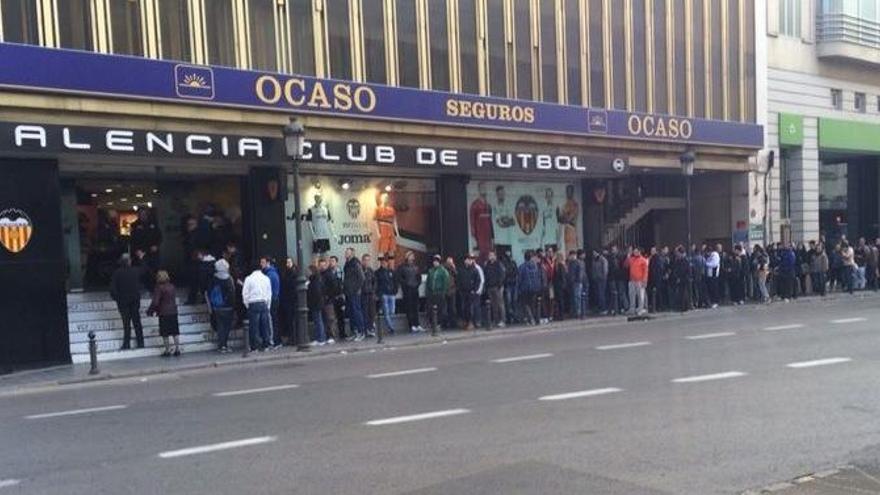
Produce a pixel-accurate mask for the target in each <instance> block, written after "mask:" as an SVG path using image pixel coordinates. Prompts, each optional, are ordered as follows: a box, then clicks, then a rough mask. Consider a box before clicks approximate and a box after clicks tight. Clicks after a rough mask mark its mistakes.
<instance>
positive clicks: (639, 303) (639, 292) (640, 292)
mask: <svg viewBox="0 0 880 495" xmlns="http://www.w3.org/2000/svg"><path fill="white" fill-rule="evenodd" d="M626 263H627V267H628V269H629V301H630V312H632V314H635V315H641V314H645V313H647V312H648V310H647V309H646V305H647V293H646V292H645V287H647V285H648V259H647V258H645V257H644V256H642V252H641V250H639V248H635V249H633V252H632V255H630V257H629V259H628V260H626Z"/></svg>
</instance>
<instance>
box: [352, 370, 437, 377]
mask: <svg viewBox="0 0 880 495" xmlns="http://www.w3.org/2000/svg"><path fill="white" fill-rule="evenodd" d="M432 371H437V368H416V369H412V370H403V371H392V372H390V373H376V374H374V375H367V378H388V377H391V376H404V375H417V374H419V373H430V372H432Z"/></svg>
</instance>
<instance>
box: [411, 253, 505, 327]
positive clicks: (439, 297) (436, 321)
mask: <svg viewBox="0 0 880 495" xmlns="http://www.w3.org/2000/svg"><path fill="white" fill-rule="evenodd" d="M490 256H491V255H490ZM447 290H449V272H447V271H446V268H443V258H442V257H441V256H440V255H439V254H436V255H434V257H433V258H432V260H431V269H430V270H428V278H427V280H426V282H425V300H426V302H427V304H428V307H427V310H428V314H429V316H430V325H431V333H432V334H435V333H436V332H437V331H438V330H441V329H442V326H443V323H442V322H443V321H445V319H446V291H447Z"/></svg>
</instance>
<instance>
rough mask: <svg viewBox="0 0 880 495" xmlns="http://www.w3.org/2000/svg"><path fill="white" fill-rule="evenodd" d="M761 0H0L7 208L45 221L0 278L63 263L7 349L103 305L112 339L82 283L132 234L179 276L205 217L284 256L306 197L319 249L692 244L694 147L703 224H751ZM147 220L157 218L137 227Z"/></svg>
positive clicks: (87, 284)
mask: <svg viewBox="0 0 880 495" xmlns="http://www.w3.org/2000/svg"><path fill="white" fill-rule="evenodd" d="M762 12H763V4H762V3H761V2H757V3H756V2H753V1H751V0H621V1H618V0H138V1H131V0H63V1H62V0H0V25H2V31H0V37H2V41H3V42H2V43H0V93H2V98H0V129H2V132H3V134H2V136H0V157H2V166H0V173H2V174H4V180H3V181H2V182H3V184H12V183H14V184H17V185H16V186H8V187H9V189H10V191H9V194H8V195H5V196H0V221H2V217H3V213H2V212H3V211H7V210H9V214H8V218H9V219H8V222H18V223H19V224H21V225H23V226H24V225H25V224H27V226H30V228H31V231H27V232H29V233H28V234H27V237H28V240H29V242H26V243H25V244H27V246H25V249H22V250H19V251H18V252H15V253H13V252H12V251H10V250H9V249H7V250H6V251H2V250H0V274H2V275H0V276H2V277H5V278H4V285H5V284H6V283H9V284H15V283H19V284H20V283H21V282H20V280H19V279H20V278H21V276H22V275H21V273H19V272H16V273H13V271H12V269H11V268H9V267H13V266H15V267H18V268H17V269H20V270H26V271H30V272H31V273H41V274H45V277H47V280H48V279H51V280H52V283H51V284H50V283H48V282H44V283H40V284H36V283H34V284H32V286H31V287H30V288H29V289H28V290H22V291H20V297H19V298H18V299H17V300H16V304H18V305H19V306H20V307H25V306H27V307H29V308H33V309H32V312H33V318H32V319H25V320H24V321H23V322H22V324H21V325H20V328H16V329H14V330H13V329H9V331H10V332H13V331H14V332H18V333H22V332H30V333H29V335H33V336H34V338H33V339H31V340H27V341H26V342H23V343H19V344H16V345H18V347H16V348H15V349H12V350H7V351H6V352H4V353H0V359H3V360H4V361H6V362H17V361H34V360H37V361H41V360H42V361H45V360H50V361H51V360H61V361H64V360H67V359H70V354H71V353H72V354H73V355H74V359H77V358H78V356H79V358H81V356H82V355H81V352H82V349H83V342H82V341H81V336H80V335H79V333H82V332H83V331H84V330H85V329H92V328H93V329H94V330H96V331H98V333H99V340H100V345H101V350H108V351H109V350H112V348H113V346H118V342H119V340H118V339H119V334H120V331H119V329H118V325H116V323H115V322H110V323H107V324H106V325H104V326H100V325H97V326H96V325H93V324H92V323H94V321H93V320H91V319H90V318H93V316H84V315H81V314H79V312H80V311H81V310H86V309H89V308H92V306H89V304H92V303H89V302H82V301H88V299H71V296H69V295H65V294H67V293H70V292H74V293H78V292H85V293H89V292H101V291H106V285H107V278H108V274H109V272H110V271H112V268H113V266H114V264H115V262H116V259H117V258H118V256H119V255H120V254H121V253H122V252H126V251H132V252H136V251H137V249H136V248H137V247H138V245H139V244H143V247H145V248H146V251H148V253H147V258H149V259H152V260H155V262H156V263H157V264H161V266H162V267H165V268H168V269H170V270H171V271H172V274H173V276H175V278H176V279H178V280H185V278H186V267H187V265H188V264H187V260H188V259H189V256H190V255H191V253H192V250H193V245H192V239H193V238H196V239H200V240H199V241H198V242H199V243H200V245H202V249H204V250H207V251H215V252H216V251H219V250H222V248H223V247H224V246H223V245H225V244H226V243H227V241H230V240H232V241H234V242H235V243H237V244H238V245H239V246H241V248H242V251H243V252H244V254H245V257H247V258H252V257H255V256H258V255H260V254H264V253H265V254H271V255H273V256H279V257H281V256H284V255H292V254H293V250H294V248H295V246H296V239H295V238H294V235H295V234H294V230H295V229H294V228H293V226H294V222H298V221H299V222H303V226H304V228H303V231H304V239H303V246H304V250H305V251H306V252H305V254H306V258H307V259H311V258H312V257H314V256H317V255H319V254H341V251H342V250H343V249H344V248H345V247H349V246H351V247H355V248H356V249H357V250H358V251H359V252H361V253H364V252H367V253H373V254H375V255H378V254H380V253H387V252H392V253H396V254H397V255H402V254H403V253H404V252H407V251H412V252H414V253H416V254H417V257H418V258H419V259H420V260H424V259H426V258H427V257H428V255H430V254H431V253H437V252H440V253H444V254H450V255H456V256H458V255H461V254H463V253H465V252H467V251H479V252H480V253H483V254H485V253H486V252H488V251H489V250H491V249H496V250H501V251H506V252H510V253H511V254H512V256H514V257H515V258H521V256H522V253H523V252H524V251H525V250H526V249H531V248H537V247H547V246H554V247H556V248H558V249H560V250H570V249H579V248H592V247H598V246H601V245H606V244H611V243H639V244H652V243H655V242H656V243H659V242H662V243H678V242H682V241H683V240H684V239H685V232H686V230H687V221H686V217H685V208H684V206H685V204H684V180H683V179H682V175H681V174H682V172H681V166H680V157H681V156H682V154H683V153H685V152H687V151H691V152H693V153H694V154H695V156H696V173H695V175H694V177H693V180H692V183H693V203H692V204H693V211H694V213H693V222H692V224H693V236H694V239H699V240H703V239H706V240H713V241H715V240H717V241H722V242H727V243H730V242H732V241H741V240H744V239H747V238H748V236H749V228H750V211H751V212H753V211H754V208H752V204H753V201H754V198H753V197H752V196H753V193H752V190H751V188H750V182H749V177H750V175H749V173H750V172H751V171H753V170H754V169H755V163H756V161H755V156H756V153H757V151H758V150H759V149H760V148H762V147H763V138H764V131H763V129H762V127H761V123H762V122H763V120H764V118H765V115H766V112H765V111H762V109H761V108H760V106H759V101H760V99H759V98H758V96H757V93H758V92H759V91H760V87H761V86H760V77H759V74H758V72H759V67H758V64H757V62H756V59H759V58H760V53H759V52H760V47H761V46H763V40H764V36H763V32H764V30H763V28H762V27H761V26H760V25H759V23H760V22H761V20H760V19H761V15H758V14H759V13H762ZM756 33H761V36H760V37H758V36H756ZM291 117H295V118H297V119H298V120H299V122H300V123H302V124H303V125H304V126H305V128H306V129H307V139H308V144H307V152H306V155H305V156H304V157H303V163H302V177H301V180H300V184H301V190H300V191H293V190H292V189H293V186H292V182H291V181H290V180H289V179H290V177H289V176H288V170H289V159H288V158H287V157H286V156H284V152H283V143H282V141H281V129H282V126H284V125H285V124H286V123H287V122H288V120H289V119H290V118H291ZM45 184H49V186H45ZM38 187H50V189H48V190H47V191H46V192H45V193H43V192H41V193H40V194H35V193H33V192H32V191H37V190H38V189H36V188H38ZM39 191H43V190H42V189H39ZM47 198H48V199H49V200H48V201H47V200H46V199H47ZM296 199H298V200H299V201H300V202H301V208H302V211H303V216H302V217H300V218H296V216H295V215H294V214H293V211H294V208H293V201H294V200H296ZM13 210H14V211H13ZM34 211H39V212H43V213H41V215H42V214H44V213H45V212H48V213H45V214H46V215H48V216H49V217H51V218H52V221H51V222H50V221H49V220H46V219H45V218H40V219H37V218H36V217H37V214H36V213H33V212H34ZM56 216H57V218H56ZM139 216H143V220H142V221H141V223H140V224H135V223H134V222H135V221H136V219H137V218H138V217H139ZM754 216H755V215H754V214H752V215H751V218H752V219H753V218H754ZM145 225H146V226H148V227H154V228H155V229H154V230H151V232H153V233H154V234H155V231H158V233H159V234H160V237H161V240H156V239H151V240H149V241H148V242H147V241H144V240H143V239H140V240H139V239H138V235H137V234H136V231H138V228H143V227H144V226H145ZM203 231H206V232H209V233H210V236H209V240H205V239H201V238H199V237H198V235H197V234H198V233H199V232H203ZM193 232H195V233H196V234H193ZM50 234H51V235H50ZM194 236H195V237H194ZM44 245H45V249H46V250H47V251H46V252H45V253H42V252H37V249H36V247H38V246H44ZM154 245H155V246H156V247H155V249H153V246H154ZM50 255H51V256H50ZM49 259H51V263H47V260H49ZM41 270H42V271H41ZM16 281H18V282H16ZM46 287H54V289H52V290H48V291H47V289H46ZM47 292H51V293H52V294H53V295H52V296H51V297H48V296H46V295H45V294H46V293H47ZM50 300H51V303H50ZM71 301H76V302H71ZM94 304H95V307H94V309H95V310H99V311H103V312H105V313H111V312H112V311H110V309H108V307H107V306H106V305H102V304H103V302H102V303H100V304H98V303H94ZM22 305H24V306H22ZM46 305H50V306H51V307H52V308H53V310H52V311H46V310H45V309H44V310H42V311H41V310H40V309H39V308H40V307H45V306H46ZM111 309H112V308H111ZM50 313H51V315H50ZM50 316H51V318H50ZM40 318H43V320H41V319H40ZM192 323H193V324H195V323H196V322H195V321H193V322H192ZM68 330H69V332H68ZM6 331H7V329H6V328H4V332H6ZM75 332H76V333H77V337H76V339H80V340H77V341H76V342H75V341H74V340H76V339H74V338H73V335H74V333H75ZM68 339H70V342H68ZM4 340H9V339H0V341H4ZM47 343H51V345H50V344H47Z"/></svg>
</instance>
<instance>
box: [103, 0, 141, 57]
mask: <svg viewBox="0 0 880 495" xmlns="http://www.w3.org/2000/svg"><path fill="white" fill-rule="evenodd" d="M110 26H111V27H112V29H113V53H121V54H124V55H136V56H143V54H144V43H143V34H142V29H143V28H142V26H141V6H140V3H139V2H137V1H132V0H113V1H111V2H110Z"/></svg>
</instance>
